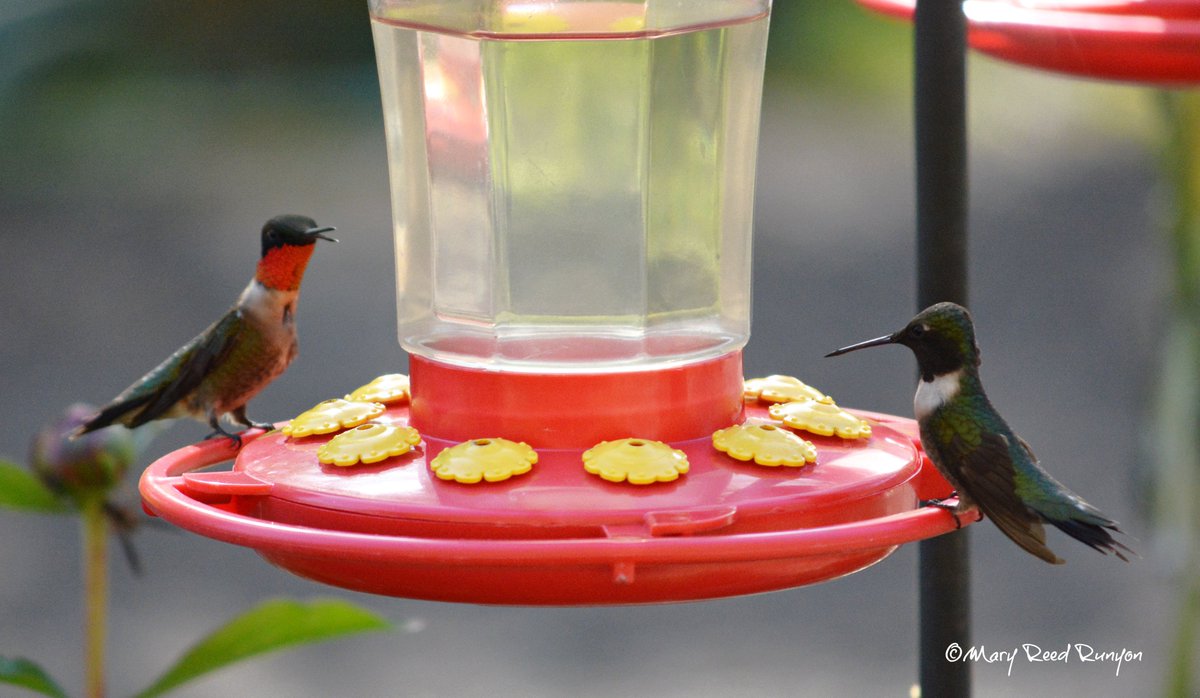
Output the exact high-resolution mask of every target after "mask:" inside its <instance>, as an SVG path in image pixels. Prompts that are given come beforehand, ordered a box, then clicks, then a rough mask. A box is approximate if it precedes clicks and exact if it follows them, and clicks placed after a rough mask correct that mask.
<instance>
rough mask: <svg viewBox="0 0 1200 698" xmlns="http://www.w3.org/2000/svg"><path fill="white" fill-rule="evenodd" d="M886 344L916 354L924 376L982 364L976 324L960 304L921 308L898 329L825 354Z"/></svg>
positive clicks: (930, 376) (831, 354) (835, 354)
mask: <svg viewBox="0 0 1200 698" xmlns="http://www.w3.org/2000/svg"><path fill="white" fill-rule="evenodd" d="M884 344H903V345H904V346H906V347H908V348H909V349H912V351H913V353H914V354H916V356H917V366H918V367H919V368H920V371H921V378H922V379H924V380H933V378H934V377H935V376H940V375H944V374H946V373H951V372H953V371H957V370H958V369H960V368H963V367H964V366H966V367H970V368H975V367H976V366H978V365H979V360H980V359H979V345H977V344H976V343H975V325H974V324H973V323H972V322H971V314H970V313H968V312H967V309H966V308H964V307H962V306H961V305H956V304H954V303H938V304H937V305H931V306H929V307H928V308H926V309H924V310H922V311H921V312H920V313H918V314H917V316H916V317H914V318H913V319H912V320H910V321H909V323H908V324H907V325H905V326H904V329H902V330H900V331H899V332H894V333H892V334H889V335H886V336H884V337H877V338H876V339H871V340H868V341H866V342H859V343H858V344H852V345H850V346H848V347H842V348H841V349H838V350H836V351H833V352H830V353H829V354H826V356H838V355H841V354H845V353H847V352H851V351H857V350H858V349H866V348H867V347H877V346H882V345H884Z"/></svg>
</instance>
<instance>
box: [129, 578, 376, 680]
mask: <svg viewBox="0 0 1200 698" xmlns="http://www.w3.org/2000/svg"><path fill="white" fill-rule="evenodd" d="M390 627H391V623H389V622H388V621H387V620H385V619H383V618H380V617H379V616H377V615H375V614H374V613H371V612H370V611H367V610H366V609H363V608H361V607H359V606H356V605H354V604H352V603H350V602H348V601H340V600H333V599H331V600H324V601H313V602H311V603H308V604H305V603H301V602H299V601H292V600H289V599H274V600H271V601H266V602H264V603H262V604H260V605H259V606H256V607H255V608H252V609H250V610H249V611H247V612H245V613H243V614H242V615H240V616H238V617H237V618H234V619H233V620H231V621H229V622H228V623H227V624H225V625H224V626H223V627H221V628H219V629H217V630H216V631H215V632H213V633H212V634H211V635H209V636H208V637H206V638H204V639H203V640H201V641H200V642H199V643H198V644H196V645H195V646H194V647H192V649H191V650H189V651H188V652H187V654H185V655H184V656H183V657H181V658H180V659H179V661H178V662H176V663H175V666H173V667H171V668H170V669H168V670H167V672H166V673H165V674H163V675H162V676H160V677H159V678H158V680H157V681H155V682H154V683H153V684H152V685H151V686H150V687H149V688H147V689H146V690H144V691H142V692H141V693H139V694H138V695H137V698H150V696H157V695H161V694H162V693H164V692H166V691H168V690H170V689H172V688H175V687H176V686H178V685H180V684H183V683H186V682H188V681H191V680H192V679H194V678H196V677H198V676H200V675H202V674H206V673H208V672H210V671H213V670H215V669H221V668H223V667H226V666H228V665H230V664H233V663H235V662H239V661H241V660H243V659H249V658H250V657H253V656H255V655H259V654H265V653H267V652H273V651H275V650H278V649H283V648H285V647H289V646H291V645H299V644H306V643H311V642H320V641H322V640H329V639H332V638H335V637H338V636H341V635H348V634H351V633H357V632H364V631H367V630H385V629H388V628H390Z"/></svg>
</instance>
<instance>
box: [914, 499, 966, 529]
mask: <svg viewBox="0 0 1200 698" xmlns="http://www.w3.org/2000/svg"><path fill="white" fill-rule="evenodd" d="M957 497H958V493H957V492H952V493H951V494H950V496H949V497H943V498H941V499H922V500H919V501H918V504H919V505H920V506H922V507H937V508H938V509H941V510H942V511H946V512H949V513H950V515H951V516H953V517H954V530H956V531H957V530H959V529H961V528H962V519H961V518H959V513H960V509H959V507H960V503H958V502H956V503H954V504H947V503H946V502H948V501H949V500H951V499H955V498H957Z"/></svg>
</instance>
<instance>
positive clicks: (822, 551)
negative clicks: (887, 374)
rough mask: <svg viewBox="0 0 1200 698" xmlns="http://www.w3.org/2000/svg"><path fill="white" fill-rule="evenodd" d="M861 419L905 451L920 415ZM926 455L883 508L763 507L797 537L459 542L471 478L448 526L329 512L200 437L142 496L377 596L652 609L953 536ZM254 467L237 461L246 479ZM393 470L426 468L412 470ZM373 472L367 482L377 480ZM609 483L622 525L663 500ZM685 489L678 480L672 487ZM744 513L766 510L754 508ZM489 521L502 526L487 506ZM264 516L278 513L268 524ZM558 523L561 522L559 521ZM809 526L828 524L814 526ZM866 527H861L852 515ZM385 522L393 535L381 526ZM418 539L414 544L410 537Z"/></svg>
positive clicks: (764, 484)
mask: <svg viewBox="0 0 1200 698" xmlns="http://www.w3.org/2000/svg"><path fill="white" fill-rule="evenodd" d="M863 414H866V416H868V417H870V418H872V419H874V420H876V424H877V429H876V430H877V431H878V432H880V434H881V435H882V436H881V438H884V439H887V440H889V441H890V442H891V443H893V446H890V447H887V448H898V447H899V444H900V441H906V440H908V439H910V437H911V436H912V435H913V434H914V433H915V424H914V423H912V422H911V420H904V419H899V418H896V417H890V416H887V415H877V414H870V413H863ZM245 438H246V444H247V445H246V446H245V447H244V448H243V453H244V454H245V456H246V460H247V461H248V462H247V464H246V465H247V467H248V468H249V470H251V471H254V472H258V473H259V474H260V475H261V474H263V473H262V470H261V469H260V470H258V471H255V470H254V466H252V465H251V464H250V463H249V461H252V460H255V459H254V458H251V457H250V456H252V455H253V453H254V450H255V446H256V444H257V442H258V441H263V444H262V445H263V446H264V447H265V445H266V444H267V442H269V441H271V440H274V439H281V435H279V434H277V433H272V434H271V435H269V436H268V437H267V438H266V439H263V437H262V435H261V434H259V433H253V432H252V433H250V434H247V436H246V437H245ZM835 441H840V440H835ZM910 443H911V442H910ZM427 447H428V448H430V449H431V450H432V449H433V448H436V446H432V445H427ZM846 448H853V447H850V446H847V447H846ZM260 450H262V449H260ZM818 450H819V451H820V447H819V449H818ZM870 450H871V449H869V448H861V447H860V451H859V452H854V451H846V452H845V454H846V455H844V457H845V458H848V459H850V462H852V463H854V465H853V467H858V468H865V469H866V470H867V471H870V470H871V468H872V467H874V466H872V465H871V462H872V460H871V459H872V456H871V454H870ZM912 453H913V454H914V455H913V458H915V459H916V460H913V461H912V465H911V466H904V467H902V468H901V469H900V470H896V471H895V472H896V475H888V476H887V477H885V478H884V479H883V480H879V479H878V478H876V480H877V482H876V484H875V485H871V486H870V487H872V488H875V489H877V490H878V492H876V493H875V497H874V499H867V500H864V501H865V502H866V503H865V504H864V503H861V502H860V503H855V502H854V501H853V500H847V499H846V497H847V496H848V495H838V494H836V493H833V495H832V496H831V500H830V501H831V502H832V504H833V506H831V507H828V508H827V509H825V510H823V511H813V512H809V511H807V510H806V509H804V508H803V507H801V508H800V509H796V510H794V511H790V512H788V511H787V509H788V508H787V506H786V502H781V500H772V499H770V495H768V496H767V501H768V503H769V506H767V507H760V508H766V509H779V510H780V511H782V512H783V513H784V516H785V519H784V522H785V527H784V528H776V526H778V525H779V524H777V523H775V524H772V523H770V522H769V520H768V519H766V518H756V517H755V516H754V515H753V513H751V514H748V515H747V516H746V518H745V520H744V522H741V525H740V526H733V527H729V528H727V529H723V527H724V526H725V525H726V524H727V523H728V521H726V520H725V519H724V518H723V517H727V518H732V513H731V512H723V511H718V510H721V509H722V503H721V502H720V501H716V502H712V503H711V505H710V506H703V505H697V506H694V507H692V508H690V509H687V510H685V511H684V515H683V517H682V518H681V519H680V520H679V521H678V522H675V521H672V520H670V519H669V517H668V519H667V520H665V521H660V522H652V523H651V524H647V523H644V522H639V521H637V520H630V521H624V522H623V521H622V520H621V517H620V516H619V515H618V516H616V519H615V521H614V525H611V526H605V527H604V533H603V535H599V536H592V537H582V536H570V535H569V531H570V530H571V529H570V528H566V529H561V530H562V531H568V533H566V534H564V533H562V532H561V531H560V532H559V533H555V534H553V535H554V536H559V537H537V536H533V537H530V536H529V530H531V529H525V530H523V529H522V528H521V526H520V525H513V524H514V522H513V521H510V522H507V523H506V522H504V521H494V522H492V524H493V525H495V526H498V527H499V528H497V529H496V530H493V531H484V532H483V533H481V532H480V526H481V525H482V524H481V523H480V522H474V523H472V522H469V521H468V522H466V523H467V524H471V525H468V526H466V527H465V528H462V529H461V530H462V531H463V533H462V534H461V535H455V531H456V530H460V529H456V528H455V527H456V526H458V525H459V524H462V523H463V521H461V519H462V518H463V514H462V506H461V504H462V503H461V502H459V503H458V505H456V504H455V499H454V497H456V496H466V495H463V494H462V493H463V492H466V491H474V490H471V488H470V486H464V485H459V484H457V483H437V484H436V485H432V486H431V487H433V491H434V492H435V493H438V494H439V495H440V496H444V497H445V498H446V501H447V502H448V504H447V506H448V509H447V511H448V512H449V513H448V515H447V517H446V519H447V520H445V521H430V520H429V517H430V516H436V511H433V512H432V514H429V513H428V512H420V511H401V512H398V513H397V512H391V513H389V514H388V515H387V516H383V515H381V514H380V512H378V511H375V510H374V509H372V506H374V505H373V504H371V503H368V504H367V505H365V507H364V508H363V509H362V510H361V511H357V512H332V511H329V510H324V512H323V513H322V510H323V507H322V506H320V505H319V502H318V501H312V502H310V501H305V499H304V496H303V495H301V496H293V495H294V493H290V492H288V491H287V490H286V487H284V486H282V485H278V487H280V491H279V492H276V493H274V494H272V490H273V489H274V488H275V487H277V485H272V484H270V483H268V482H266V481H264V480H261V479H259V478H258V477H257V476H255V477H250V476H247V474H246V473H245V472H241V471H239V470H236V469H235V470H234V471H223V472H203V473H196V471H198V470H200V469H202V468H206V467H209V466H212V465H216V464H219V463H222V462H224V461H228V460H229V459H230V458H231V457H232V456H233V455H234V452H233V451H232V449H231V448H230V446H229V444H228V442H227V441H226V440H224V439H218V440H213V441H207V442H202V443H200V444H197V445H194V446H190V447H187V448H184V449H181V450H179V451H176V452H174V453H171V454H168V455H167V456H165V457H163V458H162V459H160V460H158V461H156V462H155V463H153V464H152V465H151V466H150V467H149V468H148V469H147V470H146V472H145V473H144V474H143V476H142V479H141V483H140V489H141V493H142V497H143V500H144V502H145V504H146V507H147V509H148V510H149V511H151V512H152V513H154V514H156V515H158V516H161V517H162V518H164V519H166V520H167V521H170V522H172V523H174V524H176V525H178V526H180V527H182V528H185V529H187V530H190V531H192V532H194V533H198V534H200V535H204V536H207V537H210V538H214V539H217V540H222V541H225V542H229V543H234V544H237V545H243V546H247V547H250V548H253V549H255V550H256V551H258V552H259V554H261V555H262V556H263V557H265V558H266V559H268V560H269V561H271V562H273V563H275V564H277V565H279V566H280V567H283V568H285V569H287V570H289V571H291V572H293V573H296V574H299V575H301V576H304V577H307V578H310V579H314V580H316V581H319V582H323V583H327V584H333V585H337V586H342V587H346V588H350V589H356V590H359V591H365V592H369V593H378V594H386V595H392V596H404V597H411V598H423V599H431V600H440V601H459V602H471V603H495V604H523V605H580V604H589V605H594V604H614V603H617V604H630V603H653V602H664V601H687V600H696V599H704V598H716V597H721V596H731V595H737V594H745V593H756V592H762V591H770V590H774V589H782V588H789V587H795V586H801V585H804V584H810V583H815V582H820V581H825V580H828V579H833V578H836V577H839V576H843V575H846V574H850V573H852V572H855V571H858V570H860V569H863V568H865V567H868V566H870V565H872V564H874V563H876V562H878V561H880V560H882V559H883V558H885V557H887V556H888V555H889V554H891V552H893V551H894V550H895V548H896V547H897V546H899V545H901V544H904V543H907V542H911V541H915V540H919V539H923V538H929V537H932V536H936V535H940V534H942V533H946V532H948V531H951V530H953V529H954V527H955V522H954V519H953V517H952V516H950V515H949V514H948V513H947V512H945V511H942V510H940V509H936V508H917V506H916V504H917V500H918V499H928V498H935V497H940V496H945V495H946V494H948V491H949V487H948V485H947V484H946V482H945V481H944V480H942V479H941V477H940V476H939V475H938V474H937V473H936V472H935V471H934V470H933V468H932V466H931V465H930V464H929V462H928V461H927V460H926V459H924V458H923V456H921V455H920V454H919V453H918V452H916V451H912ZM430 455H432V453H430ZM716 455H717V456H719V457H721V458H724V456H723V455H722V454H719V453H717V454H716ZM242 460H243V456H239V465H238V467H239V468H241V467H242ZM820 466H821V461H820V460H818V464H817V467H820ZM395 467H399V468H414V467H417V468H420V467H422V466H421V465H418V464H414V463H408V464H400V465H397V466H395ZM719 467H728V468H730V470H731V475H730V477H731V478H733V479H734V480H736V481H738V482H739V483H740V484H739V487H742V488H744V489H745V490H746V491H747V492H751V493H753V492H754V491H755V488H759V487H761V488H765V489H764V491H766V492H771V490H770V489H769V488H771V487H778V486H780V483H784V484H785V485H786V484H787V483H789V482H796V483H798V482H802V481H803V476H802V475H800V476H798V475H796V474H794V472H793V473H790V474H789V473H782V472H781V471H779V470H775V469H767V468H758V467H757V466H746V465H740V464H736V463H734V464H732V465H722V466H719ZM833 469H834V468H830V470H833ZM760 471H761V473H760ZM690 475H691V473H689V476H690ZM868 475H870V473H869V472H868ZM372 476H373V475H372V473H367V474H366V478H368V479H369V478H370V477H372ZM563 477H570V476H569V475H564V476H563ZM587 477H592V476H587ZM701 477H703V476H701ZM697 481H699V479H698V480H697ZM548 482H550V483H552V484H553V483H554V482H555V481H554V480H553V479H551V480H549V481H548ZM597 482H598V483H599V484H597V485H593V487H599V488H602V489H603V488H617V489H612V490H611V491H612V492H618V493H619V494H618V495H616V496H615V497H614V499H615V500H616V502H617V504H614V505H613V506H614V511H615V512H616V513H617V514H620V513H621V512H622V511H623V505H622V504H621V501H623V500H622V499H621V497H625V498H627V499H628V498H632V499H635V500H636V499H639V498H642V499H645V498H653V497H657V496H663V495H660V494H656V493H655V490H654V489H653V488H651V489H638V488H631V486H628V485H615V484H612V483H603V482H600V481H598V480H597ZM673 484H674V483H669V484H667V485H665V488H666V490H669V488H670V487H671V486H672V485H673ZM496 485H499V486H501V487H503V486H505V483H491V484H490V485H485V486H484V487H485V488H486V487H489V486H492V487H494V486H496ZM512 487H519V485H512ZM620 488H625V489H620ZM553 489H554V488H553V487H552V488H550V490H551V491H552V490H553ZM560 489H561V490H562V493H563V496H564V497H567V499H568V501H570V499H571V497H576V501H579V500H578V499H577V498H578V496H579V494H578V491H577V490H578V489H579V487H578V486H575V487H574V490H572V488H570V487H562V488H560ZM666 490H664V491H666ZM572 491H575V494H572ZM483 492H485V493H486V492H487V490H486V489H485V490H483ZM276 495H278V496H276ZM482 496H483V497H484V499H483V500H482V501H484V502H487V499H486V497H488V496H491V495H488V494H484V495H482ZM797 501H800V500H797ZM838 502H841V504H838ZM750 504H753V502H750ZM456 506H458V511H457V513H456V512H455V507H456ZM864 507H865V508H864ZM870 507H875V508H870ZM744 508H745V510H746V511H748V512H752V510H753V507H752V506H746V507H744ZM864 511H877V512H878V511H882V512H887V513H885V514H883V515H875V516H872V515H869V514H868V515H863V514H862V512H864ZM297 512H298V513H297ZM314 512H317V515H316V516H315V518H310V519H307V520H308V521H319V522H320V524H319V525H310V524H309V523H306V522H305V520H306V519H304V517H311V516H312V515H313V514H314ZM484 512H485V514H488V515H490V513H489V512H488V511H487V509H486V507H484ZM264 513H265V514H268V515H270V516H275V517H276V518H264ZM610 513H611V512H610ZM551 515H552V518H557V517H560V516H562V514H561V512H551ZM588 516H589V513H588V512H587V511H582V512H580V517H581V518H582V519H586V518H587V517H588ZM806 516H816V517H817V518H816V519H812V520H809V519H806V518H805V517H806ZM854 516H862V517H863V518H860V519H851V520H845V519H846V518H847V517H854ZM830 517H833V518H832V520H837V517H841V519H842V521H841V522H839V523H834V524H830V525H811V526H809V525H806V523H805V522H808V523H811V522H812V521H820V520H831V518H830ZM381 521H382V522H384V524H385V525H384V526H383V527H382V528H381V527H380V526H379V524H380V522H381ZM963 523H964V524H966V523H969V522H968V521H963ZM543 524H545V522H540V523H535V524H531V526H532V527H534V528H536V526H538V525H543ZM389 527H391V528H389ZM506 527H507V530H512V531H514V533H512V534H511V537H505V533H504V531H505V530H506ZM656 527H657V528H656ZM709 529H713V530H709ZM405 530H411V531H414V532H415V533H413V534H409V535H405V534H404V533H402V531H405Z"/></svg>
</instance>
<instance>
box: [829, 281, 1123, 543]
mask: <svg viewBox="0 0 1200 698" xmlns="http://www.w3.org/2000/svg"><path fill="white" fill-rule="evenodd" d="M885 344H902V345H904V346H906V347H908V348H909V349H911V350H912V352H913V354H915V355H916V357H917V367H918V369H919V371H920V374H921V376H920V382H919V383H918V384H917V394H916V396H915V397H914V398H913V411H914V413H915V414H916V417H917V424H918V426H919V427H920V432H921V444H922V447H923V448H924V449H925V453H926V454H927V455H928V456H929V458H930V460H932V461H933V464H934V465H935V466H936V467H937V469H938V471H939V472H940V473H941V474H942V475H943V476H944V477H945V478H946V480H947V481H949V482H950V484H951V485H952V486H953V487H954V488H955V490H956V494H957V496H958V505H957V506H953V507H952V506H944V507H943V508H946V509H948V510H950V512H951V514H953V515H954V518H955V521H956V522H958V520H959V518H958V517H959V515H960V514H962V513H964V512H967V511H970V510H972V509H978V510H979V511H982V512H983V514H984V515H985V516H987V517H988V518H989V519H991V520H992V522H993V523H995V524H996V526H997V527H998V528H999V529H1000V531H1001V532H1002V533H1004V535H1006V536H1008V538H1009V539H1011V540H1012V541H1013V542H1014V543H1016V544H1017V545H1019V546H1021V547H1022V548H1024V549H1025V550H1026V551H1027V552H1029V553H1031V554H1033V555H1036V556H1037V557H1039V558H1041V559H1042V560H1045V561H1046V562H1049V563H1051V564H1056V565H1059V564H1062V563H1063V562H1064V560H1063V559H1062V558H1060V557H1058V556H1057V555H1055V554H1054V553H1053V552H1052V551H1051V550H1050V548H1048V547H1046V531H1045V529H1044V527H1043V525H1042V524H1043V523H1049V524H1051V525H1053V526H1055V527H1057V528H1058V529H1059V530H1061V531H1062V532H1064V533H1066V534H1067V535H1069V536H1071V537H1072V538H1075V539H1076V540H1079V541H1081V542H1083V543H1085V544H1087V545H1089V546H1091V547H1092V548H1094V549H1095V550H1098V551H1100V552H1101V553H1104V554H1106V555H1107V554H1108V553H1110V552H1111V553H1113V554H1115V555H1116V556H1117V557H1118V558H1120V559H1122V560H1126V561H1127V558H1126V557H1125V555H1124V554H1123V553H1122V551H1125V552H1128V553H1132V552H1133V551H1132V550H1130V549H1129V548H1128V547H1126V546H1125V545H1123V544H1122V543H1120V542H1119V541H1117V540H1114V539H1113V537H1112V535H1111V534H1110V533H1109V531H1115V532H1117V533H1121V530H1120V529H1119V528H1117V523H1116V522H1114V521H1113V520H1112V519H1109V518H1108V517H1106V516H1105V515H1104V514H1102V513H1100V511H1099V510H1098V509H1096V508H1095V507H1093V506H1092V505H1090V504H1088V503H1087V502H1085V501H1084V500H1083V499H1082V498H1080V497H1079V495H1077V494H1075V493H1074V492H1072V491H1070V490H1069V489H1067V488H1066V487H1064V486H1063V485H1062V484H1060V483H1059V482H1058V481H1057V480H1055V479H1054V478H1053V477H1051V476H1050V474H1049V473H1047V472H1046V471H1045V470H1043V469H1042V467H1041V465H1039V464H1038V459H1037V457H1036V456H1034V454H1033V450H1032V449H1031V448H1030V447H1029V445H1028V444H1027V443H1025V441H1024V440H1023V439H1021V437H1019V436H1017V435H1016V434H1015V433H1014V432H1013V430H1012V429H1011V428H1010V427H1009V426H1008V424H1007V423H1006V422H1005V421H1004V418H1003V417H1001V416H1000V414H999V413H998V412H997V411H996V408H994V407H992V403H991V401H990V400H988V397H987V394H986V393H984V390H983V384H982V383H981V382H980V380H979V364H980V354H979V346H978V344H976V342H975V326H974V324H973V323H972V321H971V315H970V313H968V312H967V309H966V308H964V307H962V306H960V305H956V304H954V303H938V304H936V305H932V306H930V307H928V308H926V309H925V310H922V311H921V312H920V313H918V314H917V316H916V317H914V318H913V319H912V320H911V321H910V322H909V323H908V324H907V325H905V326H904V328H903V329H901V330H900V331H898V332H894V333H892V334H889V335H885V336H883V337H878V338H876V339H871V340H867V341H865V342H859V343H858V344H852V345H850V346H848V347H842V348H841V349H837V350H836V351H833V352H830V353H829V354H827V355H826V356H827V357H828V356H839V355H841V354H845V353H847V352H851V351H857V350H859V349H866V348H868V347H877V346H882V345H885ZM932 504H934V505H936V506H943V505H942V502H941V501H938V502H932Z"/></svg>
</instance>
